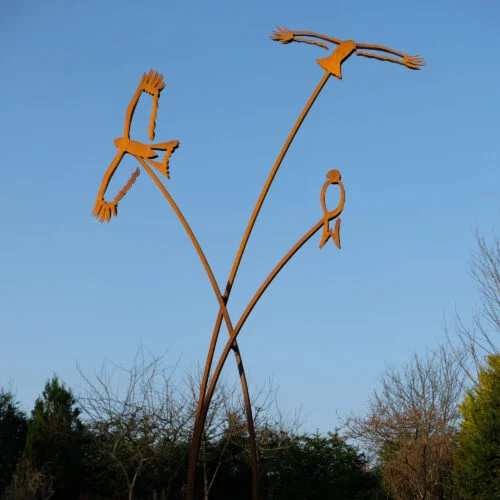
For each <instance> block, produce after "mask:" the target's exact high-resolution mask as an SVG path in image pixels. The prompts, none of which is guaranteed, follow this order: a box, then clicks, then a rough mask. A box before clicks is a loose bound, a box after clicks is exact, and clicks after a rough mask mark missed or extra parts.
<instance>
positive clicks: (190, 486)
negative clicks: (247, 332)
mask: <svg viewBox="0 0 500 500" xmlns="http://www.w3.org/2000/svg"><path fill="white" fill-rule="evenodd" d="M329 77H330V73H329V72H325V73H324V75H323V76H322V78H321V80H320V81H319V83H318V85H317V86H316V88H315V89H314V91H313V93H312V94H311V97H310V98H309V100H308V101H307V103H306V105H305V106H304V108H303V110H302V112H301V113H300V115H299V117H298V118H297V121H296V122H295V125H294V126H293V128H292V130H291V131H290V133H289V135H288V137H287V139H286V141H285V143H284V145H283V147H282V148H281V151H280V153H279V155H278V157H277V158H276V161H275V163H274V165H273V168H272V169H271V172H270V173H269V175H268V178H267V180H266V183H265V184H264V187H263V188H262V191H261V193H260V196H259V199H258V200H257V203H256V205H255V207H254V210H253V212H252V215H251V217H250V220H249V222H248V225H247V228H246V230H245V233H244V234H243V238H242V240H241V243H240V246H239V248H238V253H237V254H236V258H235V260H234V263H233V267H232V269H231V273H230V274H229V278H228V281H227V285H226V289H225V291H224V296H223V300H224V302H225V304H227V302H228V300H229V296H230V294H231V288H232V286H233V283H234V280H235V278H236V274H237V273H238V269H239V266H240V263H241V259H242V257H243V253H244V252H245V248H246V246H247V243H248V240H249V238H250V235H251V233H252V230H253V228H254V225H255V222H256V220H257V217H258V215H259V212H260V209H261V208H262V205H263V203H264V200H265V198H266V196H267V193H268V192H269V189H270V187H271V184H272V182H273V180H274V178H275V176H276V174H277V172H278V170H279V168H280V166H281V163H282V162H283V159H284V158H285V155H286V153H287V152H288V149H289V148H290V145H291V144H292V142H293V140H294V138H295V136H296V135H297V132H298V130H299V128H300V126H301V125H302V122H303V121H304V119H305V117H306V116H307V114H308V113H309V110H310V109H311V107H312V105H313V104H314V102H315V101H316V99H317V97H318V95H319V94H320V92H321V90H322V89H323V87H324V86H325V84H326V82H327V81H328V78H329ZM222 317H223V309H222V308H220V309H219V313H218V315H217V319H216V322H215V325H214V330H213V333H212V338H211V342H210V347H209V351H208V355H207V361H206V363H205V370H204V373H203V378H202V382H201V388H200V397H199V400H198V406H197V408H196V420H195V431H194V434H193V440H192V442H191V452H190V457H189V470H188V481H187V495H186V498H187V499H188V500H192V499H193V494H194V480H195V471H196V461H197V459H198V454H199V449H200V443H201V435H202V432H201V430H200V429H202V428H203V426H204V424H205V417H203V418H201V419H200V416H201V413H202V411H201V410H202V406H203V404H204V401H205V394H206V388H207V384H208V378H209V376H210V369H211V367H212V362H213V356H214V352H215V346H216V344H217V340H218V336H219V332H220V328H221V324H222ZM230 335H231V334H230ZM210 400H211V397H210V398H207V400H206V404H207V406H208V405H209V404H210ZM207 410H208V408H207ZM204 413H205V415H206V413H207V412H206V411H205V412H204ZM251 446H252V445H251ZM253 480H254V485H253V498H254V500H256V499H257V496H256V494H257V493H256V487H257V485H256V478H255V474H254V476H253Z"/></svg>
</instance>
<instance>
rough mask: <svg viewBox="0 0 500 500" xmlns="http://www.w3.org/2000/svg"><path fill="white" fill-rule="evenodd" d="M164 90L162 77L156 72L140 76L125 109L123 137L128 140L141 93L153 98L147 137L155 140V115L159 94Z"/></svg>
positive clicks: (150, 71) (151, 71)
mask: <svg viewBox="0 0 500 500" xmlns="http://www.w3.org/2000/svg"><path fill="white" fill-rule="evenodd" d="M164 88H165V82H164V81H163V75H162V74H161V73H158V71H153V70H152V69H150V70H149V72H148V73H144V74H143V75H142V78H141V81H140V82H139V85H138V87H137V90H136V91H135V94H134V96H133V97H132V100H131V101H130V104H129V105H128V108H127V113H126V115H125V125H124V129H123V136H124V137H127V138H130V125H131V123H132V117H133V115H134V111H135V108H136V107H137V103H138V102H139V98H140V97H141V94H142V93H143V92H146V93H147V94H150V95H151V96H152V97H153V104H152V108H151V117H150V119H149V127H148V136H149V139H150V140H153V139H154V138H155V127H156V115H157V113H158V100H159V99H160V92H161V91H162V90H163V89H164Z"/></svg>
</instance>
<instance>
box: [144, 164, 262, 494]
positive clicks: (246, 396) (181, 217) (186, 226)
mask: <svg viewBox="0 0 500 500" xmlns="http://www.w3.org/2000/svg"><path fill="white" fill-rule="evenodd" d="M137 159H138V160H139V162H140V163H141V165H142V166H143V167H144V168H145V169H146V171H147V172H148V174H149V175H150V176H151V178H152V179H153V181H154V182H155V184H156V185H157V186H158V188H159V189H160V191H161V192H162V193H163V195H164V196H165V198H166V199H167V201H168V202H169V203H170V206H171V207H172V209H173V210H174V212H175V214H176V215H177V217H178V219H179V221H180V222H181V224H182V226H183V227H184V229H185V230H186V232H187V234H188V236H189V238H190V240H191V242H192V243H193V246H194V247H195V249H196V252H197V254H198V256H199V257H200V260H201V262H202V264H203V267H204V268H205V271H206V274H207V276H208V279H209V280H210V283H211V284H212V288H213V289H214V292H215V295H216V297H217V301H218V302H219V306H220V307H221V310H222V312H223V315H224V319H225V322H226V326H227V329H228V331H229V332H230V335H232V334H233V326H232V324H231V319H230V317H229V314H228V312H227V308H226V305H225V302H224V299H223V298H222V296H221V293H220V290H219V287H218V286H217V281H216V280H215V276H214V274H213V272H212V269H211V267H210V264H209V263H208V261H207V258H206V257H205V254H204V252H203V250H202V248H201V246H200V244H199V242H198V240H197V238H196V236H195V235H194V233H193V231H192V229H191V227H190V226H189V224H188V222H187V220H186V218H185V217H184V215H183V214H182V212H181V210H180V209H179V207H178V206H177V204H176V203H175V201H174V199H173V198H172V196H171V195H170V193H169V192H168V191H167V189H166V188H165V186H164V185H163V184H162V182H161V181H160V179H158V177H157V176H156V174H155V173H154V172H153V171H152V169H151V168H150V167H149V166H148V165H147V163H146V162H145V161H143V160H142V159H141V158H138V157H137ZM234 355H235V358H236V363H237V365H238V372H239V374H240V381H241V387H242V391H243V399H244V402H245V412H246V417H247V427H248V433H249V437H250V453H251V457H252V461H253V462H255V464H257V467H256V469H255V473H254V477H255V478H254V482H255V483H256V484H257V482H258V460H257V448H256V445H255V425H254V421H253V415H252V407H251V404H250V394H249V390H248V383H247V378H246V375H245V368H244V366H243V361H242V359H241V355H240V351H239V348H238V344H237V343H236V342H235V343H234Z"/></svg>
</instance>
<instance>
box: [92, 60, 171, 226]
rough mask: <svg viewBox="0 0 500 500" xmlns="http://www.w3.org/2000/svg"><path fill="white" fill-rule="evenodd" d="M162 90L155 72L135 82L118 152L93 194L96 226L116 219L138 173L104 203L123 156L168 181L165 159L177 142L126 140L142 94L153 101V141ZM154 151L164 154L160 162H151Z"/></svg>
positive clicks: (150, 126) (116, 144)
mask: <svg viewBox="0 0 500 500" xmlns="http://www.w3.org/2000/svg"><path fill="white" fill-rule="evenodd" d="M164 88H165V82H164V81H163V76H162V75H161V74H160V73H158V72H157V71H153V70H152V69H151V70H150V71H149V73H144V75H143V76H142V78H141V81H140V82H139V85H138V87H137V90H136V91H135V94H134V96H133V97H132V100H131V101H130V104H129V105H128V108H127V112H126V114H125V124H124V128H123V137H119V138H117V139H115V141H114V144H115V146H116V147H117V148H118V152H117V153H116V155H115V157H114V158H113V161H112V162H111V164H110V165H109V167H108V169H107V170H106V173H105V174H104V178H103V180H102V182H101V186H100V188H99V192H98V193H97V198H96V201H95V204H94V210H93V211H92V215H94V216H95V217H97V218H98V219H99V221H100V222H104V221H106V222H109V221H110V220H111V217H112V216H113V215H114V216H115V217H116V216H117V215H118V211H117V209H118V203H119V202H120V200H121V199H122V198H123V197H124V196H125V195H126V194H127V192H128V190H129V189H130V188H131V187H132V184H134V182H135V180H136V179H137V177H138V175H139V173H140V170H139V168H137V169H136V170H135V171H134V172H133V173H132V175H131V177H130V179H129V180H128V182H127V183H126V184H125V186H124V187H123V188H122V190H121V191H120V192H119V193H118V194H117V195H116V196H115V198H114V199H113V201H106V200H105V199H104V194H105V192H106V190H107V188H108V185H109V182H110V181H111V177H113V175H114V173H115V172H116V169H117V168H118V166H119V165H120V162H121V161H122V159H123V157H124V156H125V155H126V154H130V155H132V156H134V157H135V158H136V159H137V160H139V161H140V160H143V161H145V162H147V163H148V164H149V165H151V166H152V167H154V168H156V169H157V170H158V171H159V172H160V173H162V174H163V175H164V176H165V177H167V179H169V178H170V175H169V159H170V157H171V156H172V153H173V152H174V151H175V149H176V148H177V147H178V146H179V141H177V140H175V141H168V142H161V143H156V144H144V143H142V142H139V141H134V140H132V139H131V138H130V126H131V123H132V117H133V115H134V111H135V108H136V106H137V103H138V102H139V98H140V97H141V94H142V93H143V92H145V93H147V94H150V95H151V96H152V97H153V104H152V110H151V117H150V120H149V127H148V136H149V139H150V140H154V137H155V128H156V115H157V112H158V100H159V98H160V92H161V91H162V90H163V89H164ZM157 151H165V154H164V156H163V159H162V161H161V162H160V161H155V160H154V158H157V157H158V153H157Z"/></svg>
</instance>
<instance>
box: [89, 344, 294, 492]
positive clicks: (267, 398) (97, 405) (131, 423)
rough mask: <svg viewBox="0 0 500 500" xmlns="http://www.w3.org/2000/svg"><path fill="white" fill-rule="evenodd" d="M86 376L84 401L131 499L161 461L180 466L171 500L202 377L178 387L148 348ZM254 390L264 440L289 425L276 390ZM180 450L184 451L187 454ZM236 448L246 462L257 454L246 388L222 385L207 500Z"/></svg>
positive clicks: (211, 429)
mask: <svg viewBox="0 0 500 500" xmlns="http://www.w3.org/2000/svg"><path fill="white" fill-rule="evenodd" d="M79 371H80V374H81V376H82V378H83V380H84V384H83V390H82V394H81V396H80V398H79V402H80V405H81V407H82V410H83V412H84V415H85V416H86V421H87V423H89V424H90V426H91V428H92V429H93V430H94V432H95V434H96V435H97V436H98V440H99V452H100V453H101V454H103V455H106V456H108V457H109V458H111V459H112V461H114V463H115V464H116V465H117V466H118V468H119V470H120V471H121V476H122V477H123V480H124V483H125V484H126V488H127V492H128V498H129V499H132V498H133V496H134V488H135V487H136V485H137V481H138V479H139V478H140V477H141V474H142V475H144V474H143V473H144V470H145V468H146V467H148V466H153V465H154V464H155V461H156V462H157V463H158V464H160V463H162V464H164V463H173V464H175V465H174V470H172V471H170V475H169V479H168V484H167V487H166V488H165V490H163V491H161V492H160V495H161V496H162V498H169V495H170V492H171V489H172V485H173V481H174V479H176V478H177V477H178V474H179V473H180V472H181V470H182V466H183V464H184V459H186V458H187V453H188V451H189V447H188V446H187V444H188V443H189V442H190V440H191V437H192V431H193V426H194V418H195V412H196V406H197V397H198V390H199V385H200V381H201V372H200V371H198V372H197V373H196V374H193V373H187V374H186V375H185V376H184V377H183V378H178V377H176V380H175V383H174V381H173V377H172V375H173V373H172V370H170V371H168V370H165V369H163V368H162V357H155V356H154V355H153V354H152V353H151V352H149V351H148V350H146V349H144V348H142V347H141V348H140V349H139V350H138V352H137V354H136V356H135V359H134V362H133V364H132V367H131V368H123V367H119V366H117V365H115V364H113V363H110V362H108V363H104V364H103V366H102V368H101V370H100V372H99V373H98V374H96V375H95V377H93V378H92V379H91V378H90V377H88V376H86V375H84V374H83V372H82V370H81V368H79ZM116 371H118V372H119V375H120V377H118V378H120V379H122V380H123V379H124V380H125V384H124V385H125V387H124V389H123V390H120V388H119V384H117V383H116V380H115V378H116V377H115V375H116ZM252 392H253V414H254V419H255V426H256V431H257V433H258V435H263V430H262V429H263V427H264V426H265V425H269V422H271V421H276V422H278V421H280V420H281V425H283V426H284V425H285V420H284V419H283V418H282V416H281V415H280V412H279V410H278V409H277V405H276V400H275V396H276V392H275V391H274V389H273V388H272V385H271V384H269V385H268V386H263V387H261V388H257V389H256V390H254V391H252ZM290 428H291V427H289V428H288V429H290ZM262 443H263V441H262ZM176 445H178V446H177V447H176ZM264 446H265V445H264ZM179 448H181V449H182V450H183V452H182V453H183V456H180V457H179ZM229 448H231V450H232V451H233V452H234V450H235V449H236V450H237V452H236V453H237V454H241V455H242V456H245V455H246V458H248V456H249V453H250V452H249V448H248V433H247V429H246V419H245V409H244V403H243V399H242V397H241V396H240V387H239V385H238V384H233V385H229V384H227V383H225V382H224V380H220V381H219V383H218V385H217V390H216V392H215V394H214V397H213V399H212V402H211V405H210V411H209V413H208V415H207V422H206V425H205V431H204V435H203V443H202V449H201V453H200V469H201V470H202V471H203V489H204V497H205V499H208V498H209V496H210V492H211V490H212V487H213V485H214V483H215V481H216V478H217V475H218V472H219V470H220V468H221V467H222V466H223V465H224V463H225V462H227V461H228V460H231V459H232V458H234V453H233V455H232V456H230V455H228V454H227V453H226V450H228V449H229ZM174 454H175V455H174ZM154 494H156V493H155V492H154Z"/></svg>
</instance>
